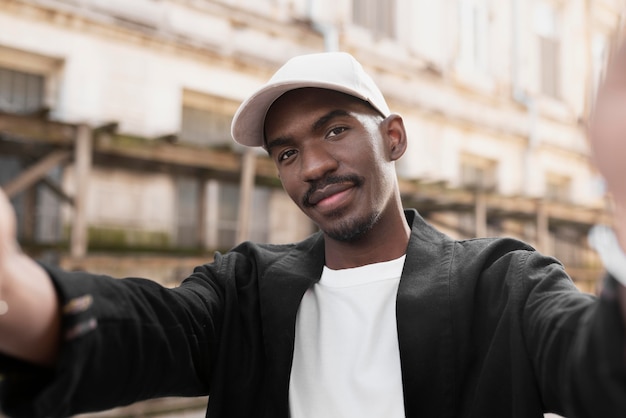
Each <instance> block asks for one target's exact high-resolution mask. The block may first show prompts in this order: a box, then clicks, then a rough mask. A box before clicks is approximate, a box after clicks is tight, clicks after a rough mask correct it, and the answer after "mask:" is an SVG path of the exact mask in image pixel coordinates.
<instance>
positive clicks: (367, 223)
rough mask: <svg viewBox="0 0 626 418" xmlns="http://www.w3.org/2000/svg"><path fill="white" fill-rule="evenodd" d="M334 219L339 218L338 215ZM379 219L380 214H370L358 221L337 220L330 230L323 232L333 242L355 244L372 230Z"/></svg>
mask: <svg viewBox="0 0 626 418" xmlns="http://www.w3.org/2000/svg"><path fill="white" fill-rule="evenodd" d="M336 217H337V218H340V216H339V214H337V215H336ZM379 217H380V214H378V213H372V214H370V215H369V216H367V217H362V218H358V219H345V220H339V221H338V223H337V225H335V226H334V227H333V228H332V229H326V230H323V232H324V233H325V234H326V235H327V236H328V237H330V238H332V239H334V240H335V241H341V242H356V241H359V240H360V239H361V238H363V237H364V236H365V235H366V234H367V233H368V232H369V231H371V230H372V228H373V227H374V225H376V222H378V218H379Z"/></svg>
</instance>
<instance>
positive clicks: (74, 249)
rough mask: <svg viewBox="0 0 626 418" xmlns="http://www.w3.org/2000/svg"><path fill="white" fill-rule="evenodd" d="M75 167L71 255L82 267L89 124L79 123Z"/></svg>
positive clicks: (85, 247) (85, 248) (85, 231)
mask: <svg viewBox="0 0 626 418" xmlns="http://www.w3.org/2000/svg"><path fill="white" fill-rule="evenodd" d="M75 143H76V147H75V149H74V155H75V156H74V161H75V163H74V168H75V177H76V178H75V180H76V196H74V216H73V219H72V233H71V236H70V256H71V257H72V259H73V260H75V261H76V263H77V265H76V266H75V267H76V268H80V267H81V266H80V264H79V263H80V260H82V259H83V258H84V257H85V255H86V254H87V239H88V236H87V213H86V212H87V191H88V187H89V176H90V174H91V152H92V135H91V129H90V128H89V127H88V126H87V125H79V126H78V129H77V131H76V141H75Z"/></svg>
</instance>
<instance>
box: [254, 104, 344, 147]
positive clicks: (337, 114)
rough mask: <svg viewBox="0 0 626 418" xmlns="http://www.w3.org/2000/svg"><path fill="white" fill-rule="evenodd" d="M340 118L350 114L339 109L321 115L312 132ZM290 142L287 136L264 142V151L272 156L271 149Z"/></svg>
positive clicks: (290, 139)
mask: <svg viewBox="0 0 626 418" xmlns="http://www.w3.org/2000/svg"><path fill="white" fill-rule="evenodd" d="M340 116H350V113H348V112H346V111H345V110H341V109H336V110H331V111H330V112H328V113H326V114H325V115H322V116H321V117H320V118H319V119H317V120H316V121H315V122H314V123H313V125H312V128H313V130H314V131H316V130H318V129H320V128H321V127H323V126H324V125H325V124H326V123H328V121H330V120H332V119H334V118H337V117H340ZM291 142H292V138H291V137H289V136H279V137H277V138H275V139H273V140H272V141H271V142H267V141H266V145H265V149H266V150H267V153H268V154H270V155H271V154H272V149H274V148H276V147H280V146H282V145H287V144H289V143H291Z"/></svg>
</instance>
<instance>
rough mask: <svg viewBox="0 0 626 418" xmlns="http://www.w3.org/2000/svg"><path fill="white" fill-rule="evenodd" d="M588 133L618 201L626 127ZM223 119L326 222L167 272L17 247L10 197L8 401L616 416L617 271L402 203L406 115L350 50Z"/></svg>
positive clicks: (24, 406)
mask: <svg viewBox="0 0 626 418" xmlns="http://www.w3.org/2000/svg"><path fill="white" fill-rule="evenodd" d="M624 69H626V66H625V65H623V64H621V67H618V68H617V70H614V72H619V71H624ZM611 74H614V73H610V75H609V79H611V77H612V75H611ZM625 85H626V83H623V82H618V83H617V86H618V87H619V88H620V89H621V91H622V92H623V91H624V88H625V87H624V86H625ZM614 87H615V86H614ZM604 97H606V96H604ZM601 103H604V102H602V101H601ZM607 107H608V108H609V109H612V106H607ZM600 108H602V106H600ZM614 119H616V120H613V119H611V118H610V117H607V118H605V119H604V120H603V121H602V125H604V124H607V126H609V127H614V126H615V124H617V123H620V122H619V120H620V118H614ZM598 120H600V118H598ZM593 132H594V150H595V151H596V156H597V160H598V164H600V166H601V167H603V169H604V173H605V175H606V176H607V182H608V184H609V185H610V186H611V187H612V190H613V192H614V193H615V196H616V202H617V203H618V205H621V203H622V202H624V201H625V200H623V199H622V198H623V197H624V196H625V195H626V187H624V185H623V184H622V180H621V179H623V178H624V173H623V168H622V167H621V164H620V163H621V161H620V160H621V159H616V158H614V156H613V155H614V154H612V153H611V151H610V150H608V148H610V147H614V145H615V142H616V141H617V142H619V141H621V139H619V138H621V137H620V136H619V133H616V132H615V130H613V129H604V130H603V129H597V130H594V131H593ZM622 132H623V130H622ZM233 137H234V138H235V140H236V141H238V142H240V143H242V144H244V145H248V146H263V147H265V149H266V150H267V151H268V153H269V155H270V157H271V158H272V160H273V161H274V162H275V163H276V166H277V168H278V173H279V176H280V179H281V181H282V183H283V186H284V188H285V190H286V192H287V193H288V194H289V196H290V197H291V198H292V199H293V200H294V202H295V203H296V204H297V205H298V206H299V207H300V208H301V209H302V211H303V212H304V213H305V214H306V215H307V216H309V217H310V218H311V219H312V220H313V221H314V222H315V223H316V224H317V225H318V226H319V228H320V232H319V233H317V234H314V235H312V236H311V237H309V238H307V239H306V240H304V241H302V242H300V243H295V244H291V245H256V244H253V243H243V244H241V245H240V246H238V247H236V248H234V249H233V250H231V251H230V252H228V253H227V254H224V255H219V254H218V255H216V257H215V261H214V262H212V263H210V264H206V265H203V266H199V267H197V268H196V269H195V270H194V272H193V273H192V274H191V276H190V277H189V278H188V279H186V280H185V281H184V282H183V283H182V284H181V286H180V287H178V288H176V289H164V288H162V287H160V286H159V285H158V284H156V283H154V282H151V281H147V280H141V279H124V280H114V279H110V278H107V277H97V276H94V275H90V274H87V273H68V272H63V271H59V270H58V269H54V268H51V267H40V266H39V265H37V264H35V263H34V262H33V261H31V260H30V259H28V258H27V257H26V256H24V255H23V254H20V253H19V251H18V250H17V246H16V245H15V244H14V243H13V242H14V241H13V240H14V238H13V237H14V228H15V222H14V220H13V219H12V216H11V213H10V211H9V209H8V203H7V202H6V199H4V200H2V201H1V202H2V209H1V210H0V214H2V216H1V217H0V219H2V224H1V226H0V234H1V237H0V243H1V244H0V269H1V270H0V271H1V273H2V275H1V277H2V281H1V285H2V293H1V296H0V299H2V300H4V301H5V303H6V306H8V310H7V311H6V312H5V313H4V314H3V315H2V316H0V350H1V351H2V352H4V353H5V355H4V356H3V357H2V358H0V367H1V368H2V370H4V371H5V374H6V378H5V381H4V383H3V388H2V394H1V395H2V406H3V407H4V409H5V410H6V411H7V412H8V413H10V414H12V415H15V416H29V417H31V416H66V415H70V414H74V413H77V412H80V411H90V410H97V409H104V408H110V407H113V406H115V405H123V404H127V403H130V402H134V401H137V400H140V399H147V398H153V397H159V396H169V395H179V396H196V395H204V394H209V405H208V412H207V416H210V417H288V416H293V417H352V416H360V417H362V416H365V417H380V416H385V417H404V416H406V417H435V416H441V417H443V416H446V417H457V416H464V417H490V416H493V417H505V416H506V417H535V416H536V417H541V416H542V414H543V412H547V411H551V412H557V413H560V414H562V415H567V416H570V417H597V416H602V417H612V416H615V417H617V416H624V415H625V414H626V367H625V366H626V364H625V361H626V360H625V358H624V352H625V351H624V349H625V348H626V346H625V341H624V321H623V316H622V315H621V313H620V306H626V303H625V302H624V301H626V296H625V295H626V292H624V288H623V286H622V285H621V284H619V283H618V282H617V281H616V279H615V278H614V277H612V276H609V277H608V278H607V282H606V283H607V284H606V288H605V290H604V292H603V296H602V297H600V298H598V299H596V298H594V297H592V296H590V295H585V294H582V293H580V292H578V291H577V290H576V288H575V287H574V285H573V284H572V282H571V280H570V279H569V277H568V276H567V275H566V273H565V272H564V270H563V268H562V266H561V265H560V264H559V263H558V262H557V261H556V260H554V259H552V258H548V257H544V256H542V255H540V254H538V253H537V252H535V251H534V250H533V249H532V248H530V247H529V246H527V245H526V244H524V243H521V242H518V241H515V240H511V239H477V240H465V241H455V240H452V239H450V238H448V237H446V236H445V235H443V234H442V233H440V232H438V231H436V230H435V229H434V228H432V227H431V226H430V225H429V224H428V223H427V222H425V221H424V220H423V219H422V218H421V217H420V216H419V214H418V213H417V212H416V211H414V210H406V211H405V210H404V209H403V207H402V203H401V200H400V195H399V190H398V186H397V180H396V175H395V169H394V164H395V161H396V160H398V159H399V158H400V157H401V156H402V155H403V153H404V151H405V149H406V146H407V135H406V132H405V129H404V124H403V121H402V118H401V117H400V116H399V115H397V114H394V113H391V112H390V110H389V108H388V106H387V104H386V102H385V99H384V98H383V96H382V94H381V93H380V91H379V90H378V88H377V87H376V85H375V84H374V82H373V81H372V80H371V78H370V77H369V76H367V75H366V74H365V73H364V72H363V69H362V68H361V66H360V65H359V64H358V62H356V61H355V60H354V59H353V58H352V57H351V56H349V55H347V54H344V53H325V54H313V55H305V56H301V57H296V58H294V59H292V60H290V61H289V62H288V63H286V64H285V65H284V66H283V67H282V68H281V69H280V70H279V71H278V72H277V73H276V74H275V75H274V77H273V78H272V79H271V80H270V81H269V82H268V83H267V84H266V85H265V86H263V87H262V88H261V89H259V90H258V91H257V92H256V93H255V94H254V95H252V96H251V97H250V98H249V99H248V100H246V101H245V102H244V103H243V104H242V105H241V107H240V109H239V110H238V112H237V114H236V115H235V118H234V120H233ZM622 142H623V141H622ZM621 155H626V150H624V149H623V145H622V149H621ZM615 228H616V232H617V236H618V238H617V239H616V238H615V236H614V235H611V233H610V232H608V233H607V231H606V230H604V233H606V234H607V235H606V237H600V235H601V234H602V233H598V234H596V241H598V245H599V247H601V248H602V254H603V255H605V256H606V259H607V266H608V268H609V270H610V271H611V273H612V274H613V275H615V277H616V278H617V279H620V278H621V279H622V280H623V277H621V276H623V275H624V273H626V269H623V268H622V267H621V265H620V263H623V261H624V259H625V258H624V257H625V256H624V254H623V251H621V249H620V245H619V244H618V240H619V242H621V243H622V246H621V248H626V245H624V243H625V242H626V233H625V232H626V219H625V218H624V217H622V216H619V217H617V218H616V223H615ZM598 237H600V238H598ZM624 283H626V280H624ZM625 316H626V315H625ZM20 359H21V360H20Z"/></svg>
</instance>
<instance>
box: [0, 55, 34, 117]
mask: <svg viewBox="0 0 626 418" xmlns="http://www.w3.org/2000/svg"><path fill="white" fill-rule="evenodd" d="M44 81H45V79H44V76H42V75H40V74H33V73H28V72H23V71H17V70H13V69H10V68H3V67H0V111H2V112H7V113H18V114H29V113H35V112H37V111H39V110H41V109H42V108H43V107H44V91H45V89H44Z"/></svg>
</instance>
